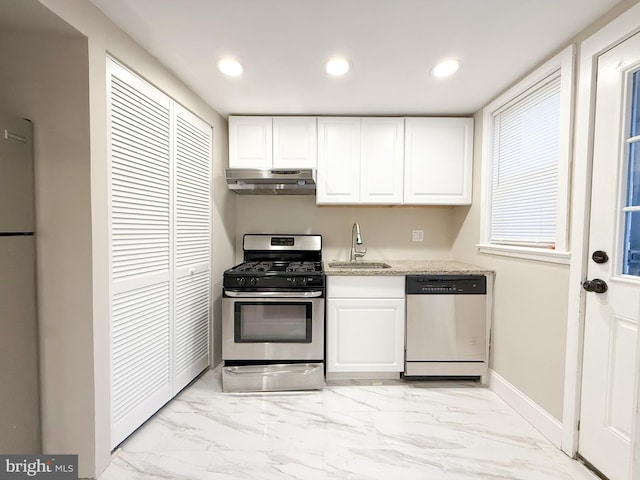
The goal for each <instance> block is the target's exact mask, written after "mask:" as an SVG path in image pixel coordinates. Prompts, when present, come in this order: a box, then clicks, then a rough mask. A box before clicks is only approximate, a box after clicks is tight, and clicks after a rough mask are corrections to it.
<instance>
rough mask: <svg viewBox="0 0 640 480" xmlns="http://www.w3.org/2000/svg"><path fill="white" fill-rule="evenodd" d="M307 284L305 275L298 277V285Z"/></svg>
mask: <svg viewBox="0 0 640 480" xmlns="http://www.w3.org/2000/svg"><path fill="white" fill-rule="evenodd" d="M306 284H307V277H302V278H301V279H300V285H302V286H303V287H304V286H305V285H306Z"/></svg>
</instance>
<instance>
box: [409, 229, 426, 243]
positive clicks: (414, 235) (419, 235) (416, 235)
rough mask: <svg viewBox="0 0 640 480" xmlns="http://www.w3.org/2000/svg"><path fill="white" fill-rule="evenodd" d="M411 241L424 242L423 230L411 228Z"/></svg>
mask: <svg viewBox="0 0 640 480" xmlns="http://www.w3.org/2000/svg"><path fill="white" fill-rule="evenodd" d="M411 241H412V242H424V230H411Z"/></svg>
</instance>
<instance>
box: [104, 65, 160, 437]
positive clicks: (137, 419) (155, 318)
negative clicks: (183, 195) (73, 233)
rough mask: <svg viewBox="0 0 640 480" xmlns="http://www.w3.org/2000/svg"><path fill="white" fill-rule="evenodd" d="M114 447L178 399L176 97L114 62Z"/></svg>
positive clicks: (111, 76)
mask: <svg viewBox="0 0 640 480" xmlns="http://www.w3.org/2000/svg"><path fill="white" fill-rule="evenodd" d="M108 68H109V73H110V77H109V78H110V101H109V107H110V110H109V118H110V137H111V138H110V153H111V162H110V171H111V174H110V180H111V205H110V212H111V213H110V215H111V219H110V220H111V222H110V225H111V236H110V237H111V238H110V240H111V292H110V294H111V446H112V447H115V446H116V445H118V444H119V443H120V442H121V441H122V440H123V439H124V438H126V437H127V436H128V435H129V434H130V433H131V432H133V431H134V430H135V429H136V428H138V427H139V426H140V425H141V424H142V423H143V422H144V421H145V420H147V419H148V418H149V417H150V416H151V415H153V414H154V413H155V412H156V411H157V410H158V409H159V408H160V407H162V405H164V404H165V403H166V402H167V401H168V400H169V399H170V398H171V393H172V392H171V365H170V358H171V338H170V337H171V329H170V326H171V324H170V321H171V320H170V312H171V267H170V266H171V215H172V207H171V152H172V145H171V103H170V100H169V98H168V97H166V96H165V95H164V94H162V93H161V92H159V91H158V90H156V89H155V88H152V87H151V86H149V85H148V84H147V83H145V82H144V81H142V80H141V79H140V78H138V77H136V76H135V75H133V74H132V73H130V72H129V71H128V70H126V69H124V68H122V67H120V66H119V65H117V64H116V63H113V62H109V67H108Z"/></svg>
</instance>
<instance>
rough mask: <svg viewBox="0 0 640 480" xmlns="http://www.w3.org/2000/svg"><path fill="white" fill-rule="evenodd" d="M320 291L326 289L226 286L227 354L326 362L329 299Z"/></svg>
mask: <svg viewBox="0 0 640 480" xmlns="http://www.w3.org/2000/svg"><path fill="white" fill-rule="evenodd" d="M303 295H307V296H303ZM316 295H317V296H316ZM320 295H322V292H321V291H319V292H295V293H294V292H284V293H279V292H235V291H225V296H224V297H223V299H222V359H223V360H225V361H228V360H236V361H237V360H250V361H269V362H271V361H278V360H283V361H303V360H304V361H322V360H323V359H324V298H318V296H320Z"/></svg>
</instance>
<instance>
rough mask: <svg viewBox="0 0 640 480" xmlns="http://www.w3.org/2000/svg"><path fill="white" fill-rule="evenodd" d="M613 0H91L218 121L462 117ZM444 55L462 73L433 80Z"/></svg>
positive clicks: (501, 88) (474, 109) (591, 19)
mask: <svg viewBox="0 0 640 480" xmlns="http://www.w3.org/2000/svg"><path fill="white" fill-rule="evenodd" d="M618 1H619V0H586V1H585V0H91V2H92V3H94V4H95V5H96V6H97V7H98V8H99V9H100V10H102V11H103V12H104V13H105V14H106V15H107V16H108V17H110V18H111V19H112V20H113V21H114V22H115V23H116V24H117V25H119V26H120V27H121V28H122V29H123V30H124V31H125V32H127V33H128V34H129V35H130V36H131V37H133V38H134V39H135V40H136V41H137V42H138V43H140V44H141V45H142V46H143V47H144V48H145V49H147V50H148V51H149V52H151V54H153V55H154V56H155V57H157V58H158V59H159V60H160V62H162V63H163V64H164V65H165V66H166V67H168V68H169V69H170V70H172V71H173V72H174V73H175V74H176V75H177V76H178V77H180V78H181V79H182V80H183V81H184V82H185V83H186V84H188V85H189V86H190V87H191V88H192V89H193V90H194V91H195V92H196V93H197V94H199V95H200V96H201V97H202V98H203V99H204V100H205V101H206V102H207V103H209V104H210V105H211V106H212V107H213V108H214V109H216V110H217V111H218V112H220V113H221V114H223V115H227V114H229V113H236V114H325V115H326V114H339V115H349V114H352V115H394V114H400V115H401V114H408V115H464V114H470V113H473V112H475V111H477V110H478V109H480V108H481V107H482V106H484V105H485V104H486V103H488V102H489V101H490V100H491V99H492V98H493V97H495V96H496V95H497V94H499V93H500V92H501V91H502V90H504V89H505V88H506V87H507V86H509V85H510V84H511V83H512V82H513V81H514V80H516V79H517V78H519V77H521V76H522V75H524V74H525V73H526V72H527V71H528V70H530V69H531V67H533V66H534V65H536V64H537V63H539V62H540V61H542V60H544V59H545V58H546V57H547V56H549V55H550V54H551V53H553V52H554V51H556V50H557V49H558V48H560V47H561V46H562V45H563V44H564V43H566V41H567V40H569V39H570V38H571V37H573V36H574V35H575V34H576V33H578V32H579V31H580V30H582V29H583V28H584V27H586V26H587V25H589V24H590V23H591V22H592V21H594V20H595V19H596V18H598V17H599V16H600V15H602V14H603V13H604V12H606V11H607V10H609V9H610V8H612V7H613V6H614V5H615V4H617V3H618ZM334 55H344V56H346V57H347V58H348V59H349V60H350V61H351V62H352V64H353V66H352V69H351V71H350V72H349V73H348V74H347V76H345V77H343V78H333V77H329V76H328V75H327V74H326V73H325V71H324V64H325V62H326V61H327V60H328V59H329V58H330V57H332V56H334ZM224 56H232V57H235V58H237V59H238V60H239V61H240V62H241V63H242V64H243V65H244V68H245V73H244V75H243V76H242V77H240V78H227V77H224V76H223V75H222V74H221V73H219V72H218V71H217V68H216V63H217V61H218V60H219V59H220V58H221V57H224ZM446 57H457V58H458V59H460V61H461V62H462V65H463V67H462V69H461V70H460V71H459V72H458V74H456V75H455V76H454V77H453V78H450V79H447V80H443V79H436V78H433V77H431V76H430V75H429V70H430V69H431V68H432V67H433V66H434V64H435V63H437V62H438V61H439V60H441V59H443V58H446Z"/></svg>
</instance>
